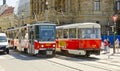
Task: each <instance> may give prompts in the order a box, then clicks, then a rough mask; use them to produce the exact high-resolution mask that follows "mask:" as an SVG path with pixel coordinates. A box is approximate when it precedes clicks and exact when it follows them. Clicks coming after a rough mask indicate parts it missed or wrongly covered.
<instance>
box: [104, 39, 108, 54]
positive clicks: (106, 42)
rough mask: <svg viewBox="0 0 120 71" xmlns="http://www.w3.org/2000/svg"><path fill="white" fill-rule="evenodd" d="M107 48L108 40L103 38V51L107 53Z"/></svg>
mask: <svg viewBox="0 0 120 71" xmlns="http://www.w3.org/2000/svg"><path fill="white" fill-rule="evenodd" d="M107 48H108V41H107V39H105V40H104V53H107Z"/></svg>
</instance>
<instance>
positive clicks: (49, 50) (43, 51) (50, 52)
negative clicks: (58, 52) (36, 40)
mask: <svg viewBox="0 0 120 71" xmlns="http://www.w3.org/2000/svg"><path fill="white" fill-rule="evenodd" d="M39 54H43V55H55V48H40V49H39Z"/></svg>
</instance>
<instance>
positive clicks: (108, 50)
mask: <svg viewBox="0 0 120 71" xmlns="http://www.w3.org/2000/svg"><path fill="white" fill-rule="evenodd" d="M107 43H108V44H107V53H109V52H110V45H111V44H110V41H109V39H107Z"/></svg>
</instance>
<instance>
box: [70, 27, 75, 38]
mask: <svg viewBox="0 0 120 71" xmlns="http://www.w3.org/2000/svg"><path fill="white" fill-rule="evenodd" d="M69 38H76V28H72V29H69Z"/></svg>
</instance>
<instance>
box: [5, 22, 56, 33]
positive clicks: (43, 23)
mask: <svg viewBox="0 0 120 71" xmlns="http://www.w3.org/2000/svg"><path fill="white" fill-rule="evenodd" d="M48 24H49V25H56V24H54V23H50V22H37V23H35V24H27V25H26V26H21V27H15V28H11V29H8V30H7V31H13V30H17V29H20V28H21V29H22V28H26V27H28V26H35V25H48Z"/></svg>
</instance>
